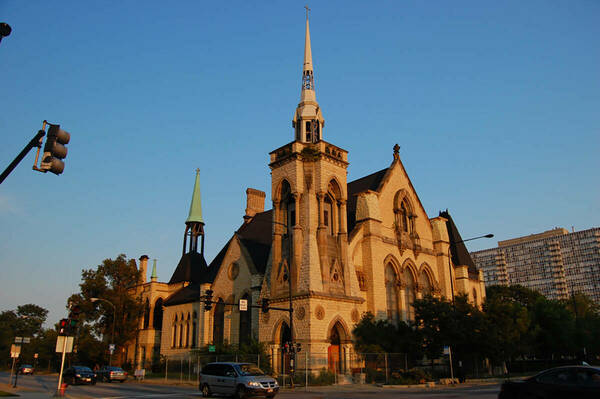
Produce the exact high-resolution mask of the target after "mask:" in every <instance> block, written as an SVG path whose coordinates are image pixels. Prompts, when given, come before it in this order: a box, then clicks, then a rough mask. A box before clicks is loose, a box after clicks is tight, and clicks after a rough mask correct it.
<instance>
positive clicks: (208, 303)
mask: <svg viewBox="0 0 600 399" xmlns="http://www.w3.org/2000/svg"><path fill="white" fill-rule="evenodd" d="M212 295H213V292H212V290H206V291H204V311H207V310H211V309H212Z"/></svg>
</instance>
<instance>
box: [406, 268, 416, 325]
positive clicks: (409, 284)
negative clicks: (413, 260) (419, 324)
mask: <svg viewBox="0 0 600 399" xmlns="http://www.w3.org/2000/svg"><path fill="white" fill-rule="evenodd" d="M403 277H404V303H405V304H406V319H407V320H414V318H415V311H414V309H413V302H414V301H415V280H414V278H413V275H412V273H411V272H410V270H409V269H408V267H406V268H404V275H403Z"/></svg>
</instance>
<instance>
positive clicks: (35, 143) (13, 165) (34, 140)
mask: <svg viewBox="0 0 600 399" xmlns="http://www.w3.org/2000/svg"><path fill="white" fill-rule="evenodd" d="M45 134H46V132H45V131H44V130H40V131H38V132H37V134H36V135H35V136H34V137H33V138H32V139H31V141H30V142H29V143H28V144H27V145H26V146H25V148H23V151H21V152H20V153H19V155H17V157H16V158H15V160H14V161H12V162H11V163H10V165H8V167H7V168H6V169H5V170H4V172H2V174H1V175H0V184H2V182H3V181H4V179H6V178H7V177H8V175H9V174H10V173H11V172H12V171H13V170H14V169H15V168H16V167H17V165H18V164H19V162H21V161H22V160H23V158H25V156H26V155H27V153H29V151H30V150H31V149H32V148H33V147H38V148H41V146H42V141H41V140H42V137H44V135H45Z"/></svg>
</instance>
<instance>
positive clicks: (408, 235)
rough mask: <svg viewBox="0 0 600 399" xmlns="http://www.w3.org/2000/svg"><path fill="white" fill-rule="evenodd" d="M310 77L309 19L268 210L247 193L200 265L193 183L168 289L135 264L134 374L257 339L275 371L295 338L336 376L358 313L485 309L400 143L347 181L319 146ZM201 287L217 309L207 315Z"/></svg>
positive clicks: (453, 237) (341, 166)
mask: <svg viewBox="0 0 600 399" xmlns="http://www.w3.org/2000/svg"><path fill="white" fill-rule="evenodd" d="M313 73H314V71H313V65H312V53H311V43H310V33H309V25H308V20H307V21H306V37H305V49H304V63H303V71H302V86H301V95H300V102H299V104H298V106H297V108H296V110H295V113H294V116H293V119H292V127H293V135H292V138H293V141H291V142H290V143H288V144H285V145H283V146H281V147H279V148H277V149H275V150H274V151H272V152H271V153H270V163H269V167H270V169H271V199H272V205H273V206H272V208H271V209H268V210H265V197H266V194H265V193H264V192H262V191H259V190H256V189H252V188H249V189H247V190H246V195H247V207H246V211H245V215H244V220H243V222H242V224H241V226H240V227H239V228H238V229H237V230H236V231H235V232H234V233H233V235H232V237H231V238H230V240H229V241H228V242H227V244H226V245H225V246H224V247H223V248H222V249H221V251H220V252H219V253H218V254H217V255H216V257H215V258H214V259H213V260H212V262H211V263H210V264H207V263H206V261H205V260H204V250H203V247H204V245H203V242H204V222H203V221H202V213H201V205H200V187H199V178H198V174H197V175H196V183H195V186H194V194H193V197H192V205H191V207H190V215H189V217H188V219H187V220H186V230H185V238H184V245H183V253H182V258H181V261H180V262H179V264H178V266H177V268H176V269H175V272H174V273H173V277H172V278H171V280H170V281H169V283H160V282H157V281H156V278H155V277H152V278H151V281H149V282H147V281H146V277H145V276H146V267H147V260H148V258H147V257H145V258H144V257H142V258H140V269H141V270H142V275H143V277H142V279H143V281H141V282H140V285H139V286H138V287H137V288H136V291H137V292H136V294H138V295H141V297H142V298H143V300H144V301H146V312H145V315H144V318H143V320H142V321H141V324H140V333H139V336H138V339H137V341H136V342H135V343H132V344H131V345H130V346H129V347H128V350H127V352H128V357H129V358H130V359H131V360H132V362H135V363H136V364H138V365H142V366H143V364H144V363H145V362H148V361H149V360H150V359H151V358H152V356H153V355H152V354H154V356H156V355H157V354H158V353H160V354H162V355H178V354H179V355H184V354H187V353H189V351H190V350H192V349H193V348H198V347H202V346H205V345H208V344H215V343H224V342H227V343H230V344H237V345H240V344H243V343H245V342H248V341H249V340H250V339H251V338H254V339H257V340H258V341H260V342H264V343H266V344H267V345H268V347H269V348H270V350H271V355H272V362H273V366H274V367H273V368H274V369H275V370H277V371H282V367H283V362H282V356H283V355H282V352H281V350H280V349H281V347H282V345H283V344H284V343H286V342H288V341H290V340H292V339H293V341H294V342H299V343H301V344H302V348H303V351H308V352H309V353H320V354H327V355H326V359H327V363H328V364H327V366H328V367H329V368H330V369H332V370H337V371H338V372H342V373H343V372H345V371H348V370H349V367H350V364H349V361H350V360H349V359H350V358H351V353H352V351H353V347H352V329H353V327H354V326H355V325H356V323H358V322H359V320H360V318H361V317H362V315H363V314H365V313H366V312H371V313H372V314H374V315H375V316H376V317H377V318H381V319H388V320H390V321H391V322H393V323H398V322H399V321H401V320H404V321H408V320H411V319H412V318H413V317H414V315H413V310H412V302H413V301H414V300H415V299H417V298H422V297H423V296H424V295H427V294H431V295H434V296H445V297H446V298H450V297H452V296H453V295H457V294H460V293H466V294H467V295H468V296H469V298H470V299H471V300H472V301H473V302H474V303H476V304H478V305H480V304H481V302H482V301H483V299H484V296H485V289H484V284H483V276H482V274H481V272H480V271H478V270H477V269H476V267H475V265H474V264H473V261H472V260H471V258H470V256H469V254H468V252H467V250H466V248H465V246H464V244H463V243H462V239H461V237H460V234H459V233H458V230H457V228H456V225H455V224H454V222H453V220H452V218H451V217H450V215H449V213H448V212H447V211H446V212H440V214H439V215H438V216H436V217H432V218H430V217H429V216H428V215H427V213H426V212H425V209H424V208H423V206H422V204H421V201H420V200H419V197H418V195H417V193H416V191H415V189H414V187H413V185H412V183H411V181H410V178H409V176H408V174H407V172H406V170H405V168H404V165H403V164H402V161H401V159H400V154H399V146H398V145H396V146H394V150H393V153H392V157H391V159H392V161H391V164H390V165H389V166H388V167H386V168H384V169H382V170H379V171H376V172H374V173H372V174H370V175H368V176H365V177H362V178H360V179H357V180H354V181H351V182H348V181H347V180H346V177H347V168H348V166H349V161H348V152H347V151H346V150H344V149H342V148H340V147H337V146H336V145H334V144H331V143H329V142H328V141H326V140H325V137H326V136H325V119H324V117H323V113H322V110H321V108H320V105H319V104H318V102H317V100H316V92H315V85H314V76H313ZM199 240H200V241H201V245H200V247H198V241H199ZM155 274H156V273H155V271H153V276H155ZM207 290H212V292H213V301H215V302H216V303H215V304H213V306H212V309H211V310H210V311H206V312H205V311H204V305H203V302H202V300H201V298H202V296H203V295H204V294H205V292H206V291H207ZM290 297H291V303H292V307H293V320H292V322H290V320H289V313H288V312H284V311H278V310H271V311H269V312H266V313H263V312H261V309H259V308H249V311H246V312H240V311H239V310H238V307H237V306H231V305H227V304H234V303H238V302H239V300H240V299H247V300H248V302H249V304H251V305H260V303H261V301H262V300H263V299H268V301H269V304H270V306H273V307H278V308H288V307H289V304H290ZM322 366H323V365H319V367H322Z"/></svg>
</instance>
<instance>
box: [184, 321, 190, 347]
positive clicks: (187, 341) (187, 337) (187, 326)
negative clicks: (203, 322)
mask: <svg viewBox="0 0 600 399" xmlns="http://www.w3.org/2000/svg"><path fill="white" fill-rule="evenodd" d="M189 346H190V321H189V319H188V321H187V322H186V323H185V347H186V348H189Z"/></svg>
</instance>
